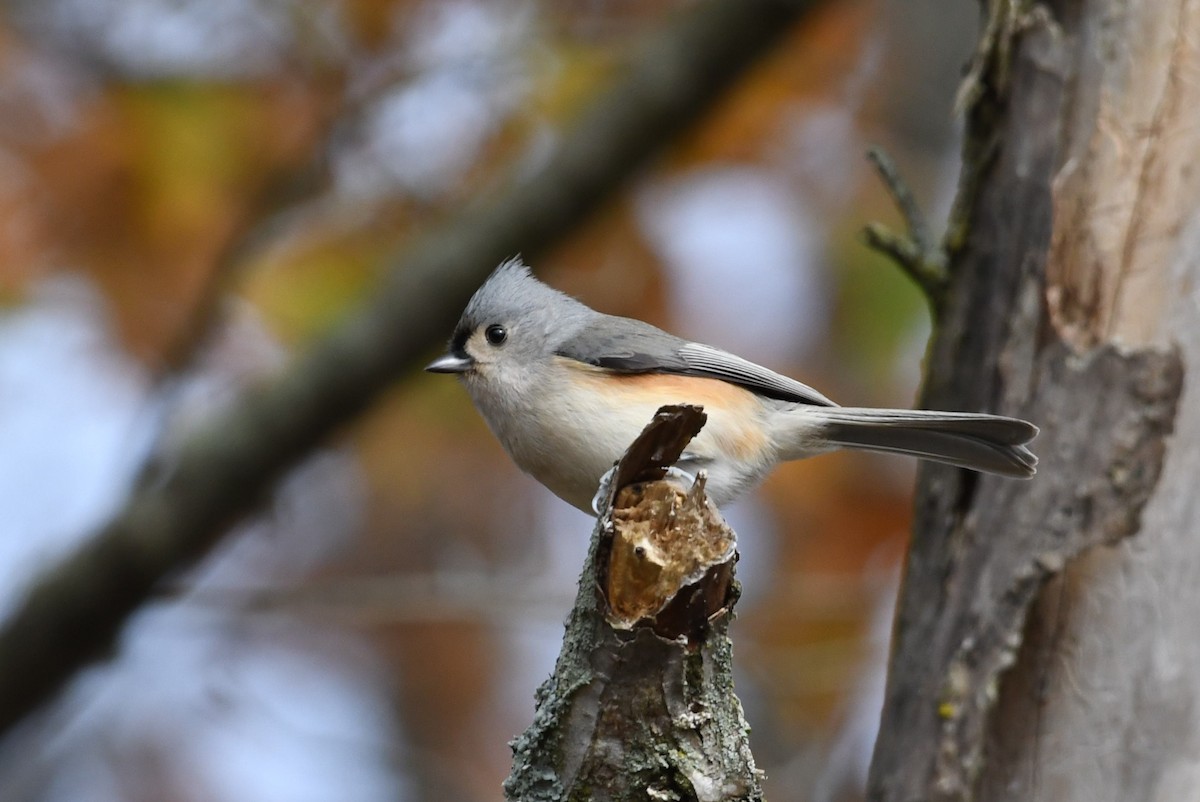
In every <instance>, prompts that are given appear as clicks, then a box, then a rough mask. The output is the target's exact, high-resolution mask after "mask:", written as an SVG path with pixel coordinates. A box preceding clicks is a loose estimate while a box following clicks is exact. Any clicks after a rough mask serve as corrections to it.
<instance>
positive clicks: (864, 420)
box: [804, 407, 1038, 479]
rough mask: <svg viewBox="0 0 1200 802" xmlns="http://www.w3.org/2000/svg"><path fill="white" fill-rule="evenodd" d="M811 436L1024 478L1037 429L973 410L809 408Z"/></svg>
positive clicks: (1033, 464)
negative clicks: (1028, 445) (1030, 446)
mask: <svg viewBox="0 0 1200 802" xmlns="http://www.w3.org/2000/svg"><path fill="white" fill-rule="evenodd" d="M804 412H805V413H806V415H807V416H811V417H812V418H815V419H816V420H815V421H814V423H817V422H818V421H819V423H817V426H816V427H815V428H816V431H815V432H813V435H815V437H814V439H815V440H817V441H824V442H825V443H829V444H832V445H836V446H842V447H845V448H859V449H864V450H867V451H885V452H893V453H898V454H908V455H911V456H914V457H920V458H922V459H929V460H934V461H935V462H944V463H946V464H948V465H956V466H958V467H960V468H970V469H971V470H975V471H984V472H987V473H997V474H1001V475H1003V476H1013V477H1017V478H1020V479H1028V478H1029V477H1031V476H1033V474H1034V472H1035V471H1036V470H1037V462H1038V460H1037V457H1036V456H1035V455H1034V453H1033V452H1032V451H1030V450H1029V449H1028V448H1026V447H1025V443H1028V442H1029V441H1030V440H1032V439H1033V438H1034V437H1035V436H1036V435H1037V433H1038V429H1037V427H1036V426H1034V425H1033V424H1032V423H1029V422H1028V421H1023V420H1020V419H1018V418H1006V417H1003V416H1001V415H987V414H983V413H974V412H935V411H927V410H910V409H861V408H854V407H808V408H806V409H805V410H804Z"/></svg>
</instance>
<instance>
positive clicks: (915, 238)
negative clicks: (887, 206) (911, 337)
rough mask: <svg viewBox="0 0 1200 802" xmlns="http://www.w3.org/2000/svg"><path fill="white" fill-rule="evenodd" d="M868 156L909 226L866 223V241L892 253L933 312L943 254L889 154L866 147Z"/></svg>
mask: <svg viewBox="0 0 1200 802" xmlns="http://www.w3.org/2000/svg"><path fill="white" fill-rule="evenodd" d="M867 158H868V159H870V161H871V164H873V165H875V169H876V171H877V172H878V173H879V177H880V178H882V179H883V183H884V185H885V186H886V187H887V189H888V192H889V193H890V194H891V196H892V199H893V200H894V201H895V202H896V206H897V207H898V208H899V209H900V214H901V215H902V216H903V217H904V224H905V226H906V227H907V229H908V231H907V232H906V233H904V234H899V233H897V232H895V231H892V230H891V229H890V228H888V227H887V226H885V225H883V224H882V223H869V224H868V225H867V227H866V229H865V230H864V232H863V233H864V235H865V236H866V239H867V244H868V245H870V246H871V247H872V248H874V249H875V250H877V251H881V252H882V253H885V254H887V255H888V256H890V257H892V259H893V260H895V262H896V264H898V265H899V266H900V267H901V268H902V269H903V270H904V272H905V273H907V274H908V275H909V277H910V278H912V280H913V281H915V282H916V283H917V286H918V287H920V288H921V291H922V292H923V293H924V294H925V298H926V299H927V300H928V301H929V303H930V306H932V307H933V309H934V311H935V313H936V312H937V310H939V309H940V307H941V304H942V299H943V296H944V295H945V294H946V284H947V282H948V280H949V273H948V272H947V268H946V264H947V261H946V255H945V253H944V252H943V251H942V249H941V248H940V247H939V246H938V245H936V244H935V243H934V242H933V238H932V235H931V234H930V231H929V224H928V223H927V222H926V220H925V215H924V214H923V213H922V212H921V207H920V206H919V205H918V204H917V200H916V198H915V197H913V194H912V190H910V189H909V188H908V185H907V184H906V183H905V182H904V179H903V178H901V177H900V171H899V170H897V169H896V164H895V162H893V161H892V159H891V157H890V156H888V155H887V154H886V153H885V152H884V151H883V149H882V148H879V147H873V148H871V149H870V150H868V151H867Z"/></svg>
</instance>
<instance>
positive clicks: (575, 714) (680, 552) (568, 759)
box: [505, 407, 762, 802]
mask: <svg viewBox="0 0 1200 802" xmlns="http://www.w3.org/2000/svg"><path fill="white" fill-rule="evenodd" d="M704 420H705V416H704V413H703V412H702V411H701V409H700V408H699V407H664V408H663V409H661V410H659V412H658V414H657V415H656V416H655V418H654V421H653V422H652V423H651V424H650V425H649V426H647V427H646V429H645V430H644V431H643V432H642V434H641V435H639V436H638V438H637V439H636V440H635V441H634V442H633V444H632V445H631V446H630V447H629V450H628V451H626V453H625V456H623V457H622V458H621V461H620V463H619V465H618V467H617V469H616V472H615V475H614V476H613V477H612V479H611V480H610V482H609V486H608V489H607V494H606V495H607V501H606V503H605V505H604V508H603V509H602V510H601V514H600V516H599V518H598V519H597V521H596V528H595V531H594V532H593V534H592V541H591V546H590V548H589V552H588V558H587V562H586V564H585V566H584V569H583V573H582V575H581V576H580V578H579V594H578V597H577V598H576V601H575V607H574V609H573V610H572V611H571V615H570V618H569V619H568V621H567V628H566V633H565V635H564V636H563V648H562V652H561V654H560V655H559V658H558V664H557V665H556V666H555V669H554V674H553V676H551V677H550V679H549V680H547V681H546V682H545V683H544V684H543V685H542V686H541V688H539V689H538V693H537V712H536V714H535V716H534V721H533V724H532V725H531V726H530V727H529V729H528V730H527V731H526V732H525V734H524V735H522V736H521V737H519V738H518V739H517V740H516V741H514V742H513V771H512V775H511V776H510V777H509V779H508V781H507V782H506V783H505V793H506V795H507V797H508V798H509V799H511V800H520V801H521V802H538V801H539V800H546V802H551V800H553V802H566V800H588V802H593V801H596V802H605V801H606V800H613V802H616V801H618V800H622V801H623V800H629V802H632V801H633V800H639V802H640V801H641V800H647V799H649V800H663V801H664V802H725V800H760V799H762V789H761V777H760V773H759V772H758V770H757V769H756V768H755V766H754V759H753V757H752V756H751V754H750V745H749V741H748V737H747V736H748V732H749V728H748V727H747V726H746V722H745V720H744V719H743V717H742V707H741V704H740V703H739V702H738V699H737V697H736V696H735V695H734V693H733V665H732V660H733V657H732V652H733V649H732V646H731V644H730V642H729V638H728V636H727V634H726V630H727V628H728V626H729V621H730V619H731V618H732V615H733V605H734V603H735V601H736V600H737V585H736V583H735V582H734V580H733V565H734V562H736V560H737V551H736V547H737V541H736V537H735V535H734V534H733V532H732V531H731V530H730V529H729V527H727V526H726V525H725V522H724V520H723V519H722V518H721V515H720V513H718V512H717V509H716V507H715V506H713V505H712V503H711V502H710V501H708V499H707V497H706V496H705V494H704V483H703V477H700V478H699V480H698V481H697V482H696V483H695V484H694V485H693V486H692V487H691V488H690V489H687V490H681V489H680V488H679V486H678V485H677V484H675V483H674V482H673V481H670V480H664V479H663V476H664V473H665V468H666V466H668V465H670V464H671V463H673V462H674V461H675V460H676V459H678V458H679V455H680V454H681V453H682V452H683V449H684V448H685V447H686V446H687V444H688V443H689V442H690V441H691V439H692V438H693V437H695V435H696V433H697V432H699V431H700V427H702V426H703V425H704Z"/></svg>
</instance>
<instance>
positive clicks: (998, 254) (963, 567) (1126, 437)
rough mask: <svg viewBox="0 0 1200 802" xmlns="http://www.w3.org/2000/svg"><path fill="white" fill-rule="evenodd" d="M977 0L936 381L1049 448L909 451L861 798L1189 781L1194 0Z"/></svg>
mask: <svg viewBox="0 0 1200 802" xmlns="http://www.w3.org/2000/svg"><path fill="white" fill-rule="evenodd" d="M989 6H990V16H989V19H988V21H987V25H986V28H985V31H984V35H983V39H982V41H981V44H980V47H979V50H978V52H977V54H976V57H975V61H974V63H973V65H972V70H971V73H970V75H969V76H968V78H967V82H966V85H965V87H964V94H963V98H964V101H965V103H966V104H967V119H968V130H967V141H966V145H965V149H964V172H963V179H962V183H961V186H960V194H959V198H958V203H957V205H956V209H955V212H954V217H953V218H952V220H951V223H950V228H949V234H948V235H947V242H946V247H947V256H948V264H949V284H948V286H947V288H946V291H945V292H944V293H943V294H942V295H941V296H940V299H939V301H938V303H937V304H935V313H936V316H937V318H938V321H937V322H938V326H937V331H936V335H935V338H934V341H933V344H932V347H931V352H930V364H929V371H928V373H929V376H930V381H929V384H928V386H927V387H926V390H925V395H924V399H923V400H924V404H925V405H926V406H928V407H931V408H943V409H985V408H986V409H992V410H996V411H1001V412H1008V413H1013V414H1016V415H1020V416H1022V417H1026V418H1029V419H1030V420H1033V421H1034V422H1035V423H1037V424H1039V425H1040V426H1041V427H1042V434H1041V436H1040V437H1039V438H1038V439H1037V440H1036V441H1035V443H1034V447H1035V450H1036V451H1037V452H1038V453H1039V454H1040V455H1041V457H1042V462H1041V465H1040V466H1039V472H1038V475H1037V476H1036V477H1035V478H1034V479H1033V480H1032V481H1031V482H1028V483H1015V482H1011V481H1007V480H1003V479H995V478H993V477H976V476H974V475H970V474H966V473H965V472H961V471H954V470H951V469H947V468H942V467H937V466H930V467H926V468H924V469H923V473H922V480H921V483H920V488H919V492H918V500H917V515H916V522H915V527H914V533H915V534H914V538H913V544H912V547H911V550H910V554H909V558H908V562H907V566H906V576H905V581H904V585H903V588H902V591H901V597H900V601H899V606H898V611H897V617H896V623H895V641H894V647H893V656H892V664H891V667H890V675H889V682H888V690H887V694H886V697H885V702H884V710H883V718H882V724H881V731H880V736H879V740H878V742H877V744H876V750H875V756H874V761H873V763H872V767H871V775H870V781H869V792H868V793H869V798H871V799H873V800H897V801H903V802H908V800H913V799H981V800H992V799H1005V800H1012V799H1020V800H1043V799H1044V800H1056V801H1057V800H1074V799H1078V800H1089V801H1090V800H1106V799H1112V800H1126V799H1129V800H1132V799H1137V800H1142V799H1162V800H1176V799H1183V798H1195V794H1196V788H1198V787H1200V761H1198V760H1197V758H1196V755H1197V753H1198V752H1197V749H1198V746H1200V743H1198V741H1200V735H1198V733H1200V704H1198V702H1200V699H1198V696H1200V639H1198V638H1196V637H1195V622H1194V620H1193V619H1194V613H1193V610H1194V609H1196V608H1197V605H1198V604H1200V583H1197V582H1196V581H1195V577H1196V576H1200V540H1197V538H1196V536H1195V533H1194V531H1193V529H1194V523H1193V522H1195V521H1197V520H1200V494H1198V493H1197V490H1196V488H1197V479H1196V477H1197V476H1200V404H1196V403H1191V404H1188V403H1186V401H1184V402H1181V401H1180V397H1181V395H1182V393H1183V380H1184V374H1185V372H1186V370H1187V368H1188V367H1189V366H1191V365H1193V364H1195V362H1196V360H1197V359H1200V250H1197V248H1196V247H1195V244H1196V243H1197V241H1198V235H1200V172H1197V170H1196V169H1195V168H1194V167H1193V165H1192V163H1191V160H1192V159H1194V158H1195V157H1196V156H1197V155H1198V154H1200V126H1197V125H1196V122H1197V119H1198V118H1197V116H1196V115H1197V111H1196V109H1198V108H1200V52H1198V50H1197V37H1198V36H1200V3H1197V2H1195V1H1194V0H1190V1H1189V0H1171V2H1162V3H1133V2H1127V1H1126V2H1121V0H1093V1H1085V2H1060V3H1054V4H1050V5H1045V6H1043V5H1038V6H1033V5H1027V4H1021V3H1017V2H1008V0H992V2H990V3H989ZM1172 432H1174V433H1173V434H1172ZM1010 666H1011V668H1010ZM1006 669H1007V670H1006Z"/></svg>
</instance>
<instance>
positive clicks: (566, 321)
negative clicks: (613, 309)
mask: <svg viewBox="0 0 1200 802" xmlns="http://www.w3.org/2000/svg"><path fill="white" fill-rule="evenodd" d="M596 314H598V313H596V312H593V311H592V310H591V309H589V308H588V307H587V306H584V305H583V304H582V303H580V302H579V301H577V300H575V299H574V298H572V297H571V296H569V295H567V294H566V293H563V292H559V291H558V290H556V289H554V288H553V287H551V286H549V285H547V284H543V283H542V282H541V281H539V280H538V279H537V278H535V277H534V275H533V273H532V272H531V271H530V269H529V268H528V267H527V266H526V265H525V264H524V263H523V262H522V261H521V260H520V258H513V259H509V260H507V261H505V262H502V263H501V264H500V266H499V267H497V268H496V269H495V270H493V271H492V274H491V275H490V276H488V278H487V281H485V282H484V283H483V285H482V286H481V287H480V288H479V289H478V290H476V291H475V295H473V296H472V297H471V301H470V302H469V303H468V304H467V308H466V309H465V310H464V311H463V315H462V319H461V320H460V321H459V324H458V332H459V333H462V332H465V333H467V334H469V333H470V332H471V331H473V330H475V329H476V328H478V327H479V326H483V325H488V324H491V323H505V324H507V323H512V322H514V321H521V322H529V321H542V320H544V322H545V324H546V326H545V327H544V328H545V329H546V330H545V334H546V335H551V334H553V333H557V332H555V331H554V330H555V329H557V330H558V332H561V331H562V330H564V329H573V328H574V325H573V324H578V323H579V322H582V320H584V319H586V318H588V317H590V316H593V315H596ZM551 323H553V324H554V325H553V327H552V326H551Z"/></svg>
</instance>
